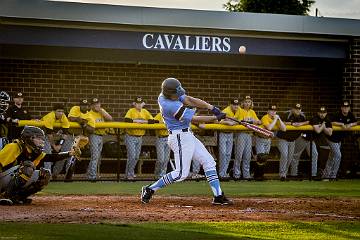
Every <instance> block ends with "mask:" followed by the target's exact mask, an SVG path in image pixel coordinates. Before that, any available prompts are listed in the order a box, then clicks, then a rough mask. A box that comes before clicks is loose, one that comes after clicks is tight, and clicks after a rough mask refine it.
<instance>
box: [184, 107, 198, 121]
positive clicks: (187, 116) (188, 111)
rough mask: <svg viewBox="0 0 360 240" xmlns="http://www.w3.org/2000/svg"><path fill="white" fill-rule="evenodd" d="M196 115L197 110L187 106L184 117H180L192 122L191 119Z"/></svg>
mask: <svg viewBox="0 0 360 240" xmlns="http://www.w3.org/2000/svg"><path fill="white" fill-rule="evenodd" d="M194 115H195V110H194V109H190V108H186V110H185V112H184V115H183V117H182V118H181V119H180V120H181V121H187V122H191V119H192V118H193V117H194Z"/></svg>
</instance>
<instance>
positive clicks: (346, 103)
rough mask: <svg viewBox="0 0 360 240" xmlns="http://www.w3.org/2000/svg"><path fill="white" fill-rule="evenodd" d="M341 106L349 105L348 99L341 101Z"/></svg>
mask: <svg viewBox="0 0 360 240" xmlns="http://www.w3.org/2000/svg"><path fill="white" fill-rule="evenodd" d="M341 106H342V107H350V103H349V102H348V101H343V103H342V105H341Z"/></svg>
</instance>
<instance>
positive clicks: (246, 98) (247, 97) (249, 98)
mask: <svg viewBox="0 0 360 240" xmlns="http://www.w3.org/2000/svg"><path fill="white" fill-rule="evenodd" d="M244 100H251V101H252V98H251V97H250V96H249V95H248V96H245V98H244Z"/></svg>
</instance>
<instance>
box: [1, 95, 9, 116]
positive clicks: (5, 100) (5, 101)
mask: <svg viewBox="0 0 360 240" xmlns="http://www.w3.org/2000/svg"><path fill="white" fill-rule="evenodd" d="M9 102H10V96H9V94H7V92H4V91H1V92H0V114H2V113H4V112H5V111H6V110H7V109H8V107H9Z"/></svg>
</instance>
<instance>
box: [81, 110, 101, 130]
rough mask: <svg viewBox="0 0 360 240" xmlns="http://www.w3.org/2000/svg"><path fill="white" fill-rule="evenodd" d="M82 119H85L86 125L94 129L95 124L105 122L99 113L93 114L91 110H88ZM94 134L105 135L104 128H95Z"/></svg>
mask: <svg viewBox="0 0 360 240" xmlns="http://www.w3.org/2000/svg"><path fill="white" fill-rule="evenodd" d="M102 110H103V111H105V110H104V109H102ZM105 112H106V111H105ZM83 117H84V119H86V120H87V121H88V122H87V124H88V125H89V126H90V127H93V128H95V124H96V123H100V122H105V118H104V117H103V115H102V114H101V113H99V112H95V111H93V110H90V111H89V112H87V113H86V114H84V115H83ZM94 134H97V135H105V134H106V128H96V129H95V132H94Z"/></svg>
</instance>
